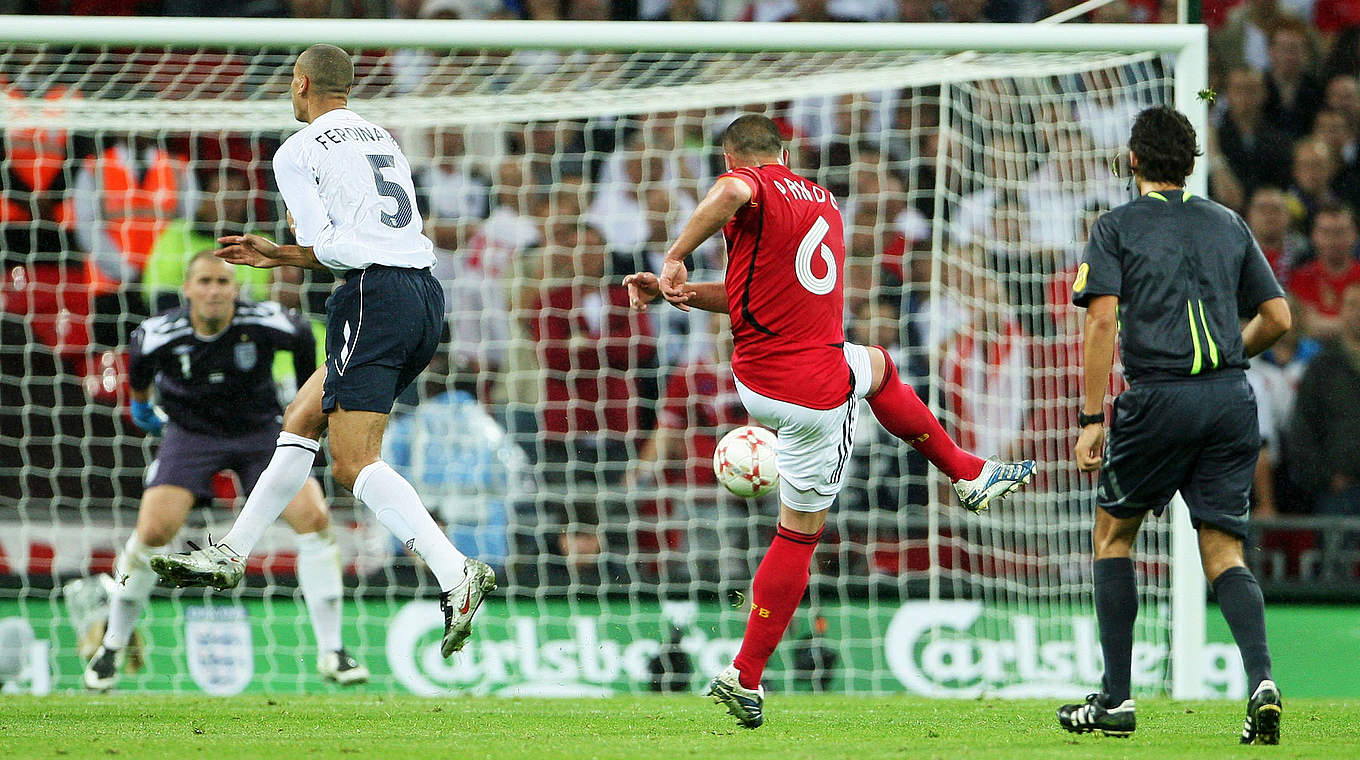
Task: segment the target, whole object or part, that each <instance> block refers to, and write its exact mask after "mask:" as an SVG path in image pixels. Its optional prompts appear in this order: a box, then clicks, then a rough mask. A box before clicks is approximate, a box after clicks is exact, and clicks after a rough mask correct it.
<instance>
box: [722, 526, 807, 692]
mask: <svg viewBox="0 0 1360 760" xmlns="http://www.w3.org/2000/svg"><path fill="white" fill-rule="evenodd" d="M821 537H822V532H821V531H820V530H819V531H817V532H816V533H799V532H798V531H796V530H789V529H788V528H785V527H784V526H783V525H780V526H779V528H778V529H777V530H776V531H775V534H774V542H773V543H771V544H770V550H769V551H767V552H765V557H764V559H762V560H760V567H758V568H756V577H755V580H754V581H752V583H751V617H750V619H749V620H747V621H746V635H745V636H743V637H742V639H741V651H739V652H737V657H736V659H735V660H733V661H732V664H733V665H735V666H736V668H737V670H738V671H740V672H741V685H742V686H744V687H746V688H748V689H754V688H756V687H757V686H759V685H760V676H761V675H762V674H763V673H764V672H765V663H766V662H768V661H769V659H770V655H772V654H774V648H775V647H776V646H778V644H779V640H780V639H781V638H783V637H784V629H786V628H788V627H789V621H790V620H792V619H793V613H794V611H796V610H797V609H798V604H799V603H800V602H802V601H803V592H804V591H806V590H807V585H808V565H810V564H811V563H812V550H813V549H815V548H816V547H817V539H819V538H821Z"/></svg>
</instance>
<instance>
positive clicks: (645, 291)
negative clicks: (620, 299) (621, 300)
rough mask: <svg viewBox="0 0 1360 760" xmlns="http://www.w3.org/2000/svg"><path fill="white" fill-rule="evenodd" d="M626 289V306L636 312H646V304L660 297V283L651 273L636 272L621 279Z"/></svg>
mask: <svg viewBox="0 0 1360 760" xmlns="http://www.w3.org/2000/svg"><path fill="white" fill-rule="evenodd" d="M623 285H624V287H626V288H628V305H629V306H632V307H633V308H634V309H637V310H638V311H646V310H647V304H649V303H651V302H652V301H655V300H656V299H658V298H660V297H661V282H660V281H659V280H658V279H657V277H656V275H654V274H652V273H651V272H638V273H637V274H630V275H628V276H627V277H625V278H623Z"/></svg>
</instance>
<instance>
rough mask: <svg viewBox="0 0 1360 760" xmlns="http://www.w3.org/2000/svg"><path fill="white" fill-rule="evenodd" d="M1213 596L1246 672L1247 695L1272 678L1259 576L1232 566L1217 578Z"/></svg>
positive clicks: (1263, 601)
mask: <svg viewBox="0 0 1360 760" xmlns="http://www.w3.org/2000/svg"><path fill="white" fill-rule="evenodd" d="M1214 596H1216V597H1218V608H1219V609H1220V610H1222V611H1223V619H1224V620H1226V621H1228V628H1229V629H1230V630H1232V635H1233V639H1234V640H1235V641H1236V642H1237V649H1238V650H1239V651H1240V652H1242V665H1243V666H1245V667H1246V670H1247V684H1248V689H1247V693H1248V694H1254V693H1255V692H1256V687H1257V686H1260V685H1261V682H1262V681H1264V680H1266V679H1267V678H1270V648H1269V647H1267V646H1266V603H1265V599H1264V598H1262V596H1261V587H1260V586H1259V585H1258V584H1257V583H1256V576H1254V575H1252V574H1251V571H1250V570H1248V569H1247V568H1245V567H1230V568H1228V569H1227V570H1224V571H1223V572H1222V573H1220V574H1219V576H1218V577H1217V578H1215V579H1214Z"/></svg>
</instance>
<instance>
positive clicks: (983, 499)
mask: <svg viewBox="0 0 1360 760" xmlns="http://www.w3.org/2000/svg"><path fill="white" fill-rule="evenodd" d="M869 366H870V369H871V371H872V373H873V378H874V381H873V384H872V385H871V387H870V390H869V395H868V396H866V399H867V400H868V402H869V408H870V409H872V410H873V412H874V417H875V418H877V419H878V422H879V424H881V425H883V427H884V428H886V429H887V430H888V432H890V433H892V434H893V435H895V436H897V437H898V438H901V439H902V440H904V441H906V442H907V443H909V444H911V445H912V446H913V447H914V448H915V449H916V450H917V451H919V452H921V454H922V455H923V456H925V458H926V459H928V460H930V463H931V464H933V465H935V466H936V467H938V468H939V469H940V471H941V472H943V473H944V474H945V476H947V477H948V478H949V480H950V481H951V482H953V483H954V490H955V491H957V492H958V494H959V500H960V501H961V502H962V503H963V506H964V507H965V508H967V509H969V510H972V511H974V512H977V511H979V510H982V509H985V508H986V507H987V505H988V503H989V502H991V500H992V499H998V498H1002V497H1004V496H1006V495H1007V494H1009V493H1011V492H1012V491H1014V490H1015V489H1017V488H1019V487H1020V486H1021V485H1022V484H1024V483H1027V482H1029V479H1030V477H1031V476H1032V475H1033V473H1034V462H1033V461H1032V460H1025V461H1023V462H1010V463H1008V462H1000V461H997V460H984V459H980V458H979V457H977V456H974V455H973V454H970V453H968V452H967V451H964V450H963V449H961V448H959V447H958V445H957V444H955V443H954V441H953V439H951V438H950V437H949V434H948V433H946V432H945V430H944V427H943V426H942V425H940V421H939V420H937V419H935V415H933V414H931V413H930V409H929V408H928V407H927V406H926V405H925V403H924V402H922V401H921V398H920V397H919V396H917V395H916V391H914V390H912V388H911V386H909V385H907V384H906V383H903V382H902V380H901V378H899V377H898V375H897V366H896V365H895V364H893V360H892V358H891V357H889V356H888V352H887V351H884V350H883V348H882V347H880V346H872V347H870V349H869Z"/></svg>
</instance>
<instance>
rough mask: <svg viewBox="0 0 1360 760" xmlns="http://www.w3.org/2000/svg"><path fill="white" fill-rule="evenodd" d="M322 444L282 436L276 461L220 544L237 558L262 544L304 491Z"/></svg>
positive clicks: (287, 433) (275, 449) (285, 435)
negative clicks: (268, 531) (272, 527)
mask: <svg viewBox="0 0 1360 760" xmlns="http://www.w3.org/2000/svg"><path fill="white" fill-rule="evenodd" d="M320 448H321V444H320V443H318V442H317V441H313V440H312V439H310V438H304V437H302V436H300V435H293V434H292V433H289V432H283V433H279V442H278V443H277V444H276V445H275V448H274V458H273V459H270V460H269V466H268V467H266V468H265V470H264V472H262V473H260V479H259V480H258V481H256V483H255V488H254V489H252V490H251V492H250V496H248V497H246V505H245V506H244V507H243V508H242V509H241V514H239V515H237V516H236V522H235V523H234V524H233V525H232V526H231V530H230V531H228V532H227V535H225V536H223V537H222V539H221V540H220V541H218V542H217V543H218V544H226V545H227V548H228V549H230V550H231V551H233V552H235V553H236V556H238V557H245V556H247V555H249V554H250V552H251V550H252V549H254V548H255V544H258V543H259V542H260V536H263V535H264V531H265V528H268V527H269V526H270V525H272V524H273V523H274V521H275V520H277V519H279V515H281V514H283V508H284V507H286V506H288V502H290V501H292V500H293V497H294V496H297V494H298V491H301V490H302V484H304V483H306V482H307V477H308V476H309V475H311V474H312V463H313V462H315V461H316V452H317V450H318V449H320Z"/></svg>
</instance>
